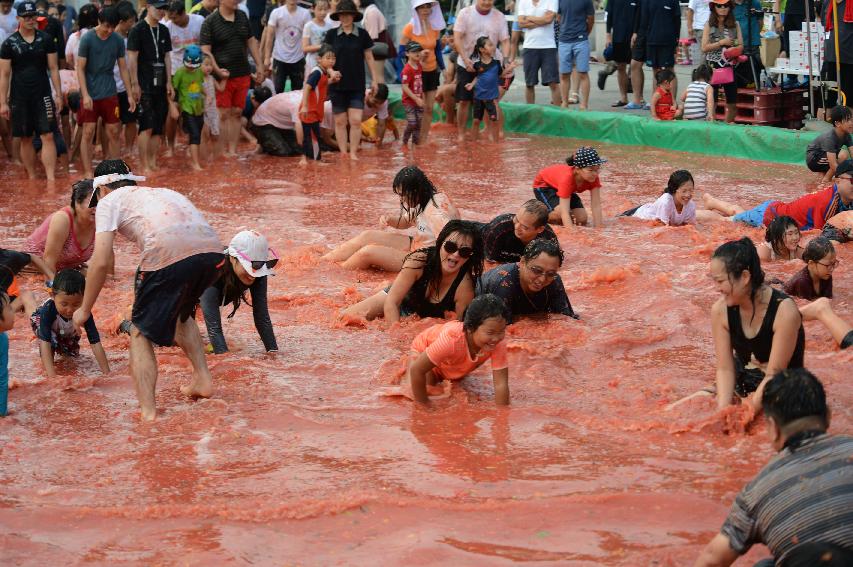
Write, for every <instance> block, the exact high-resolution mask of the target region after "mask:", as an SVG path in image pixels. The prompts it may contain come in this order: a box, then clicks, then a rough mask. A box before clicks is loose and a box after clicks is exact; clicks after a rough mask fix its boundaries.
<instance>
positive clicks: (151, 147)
mask: <svg viewBox="0 0 853 567" xmlns="http://www.w3.org/2000/svg"><path fill="white" fill-rule="evenodd" d="M161 139H162V136H151V139H150V140H148V165H149V166H151V169H152V170H154V171H157V170H158V169H160V166H159V165H158V164H157V158H158V157H159V154H160V140H161Z"/></svg>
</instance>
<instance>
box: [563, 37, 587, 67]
mask: <svg viewBox="0 0 853 567" xmlns="http://www.w3.org/2000/svg"><path fill="white" fill-rule="evenodd" d="M557 49H558V51H559V55H560V73H561V74H563V75H567V74H569V73H571V72H572V69H577V71H578V72H579V73H589V40H588V39H584V40H583V41H573V42H571V43H563V42H562V41H561V42H560V44H559V46H558V48H557Z"/></svg>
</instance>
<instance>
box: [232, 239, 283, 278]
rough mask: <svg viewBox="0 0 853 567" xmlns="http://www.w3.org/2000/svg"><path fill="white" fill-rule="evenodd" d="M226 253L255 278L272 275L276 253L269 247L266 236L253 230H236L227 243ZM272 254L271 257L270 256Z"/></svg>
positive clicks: (275, 262) (276, 257)
mask: <svg viewBox="0 0 853 567" xmlns="http://www.w3.org/2000/svg"><path fill="white" fill-rule="evenodd" d="M227 252H228V255H229V256H233V257H234V258H236V259H237V260H238V261H239V262H240V264H241V265H242V266H243V268H244V269H245V270H246V272H248V273H249V275H250V276H252V277H255V278H262V277H264V276H274V275H275V270H273V267H275V265H276V264H277V263H278V255H276V253H275V251H274V250H273V249H272V248H270V246H269V243H268V242H267V238H266V236H264V235H263V234H261V233H260V232H257V231H255V230H244V231H243V232H238V233H237V234H236V235H235V236H234V238H232V239H231V243H230V244H229V245H228V250H227ZM270 254H272V256H273V257H272V258H270Z"/></svg>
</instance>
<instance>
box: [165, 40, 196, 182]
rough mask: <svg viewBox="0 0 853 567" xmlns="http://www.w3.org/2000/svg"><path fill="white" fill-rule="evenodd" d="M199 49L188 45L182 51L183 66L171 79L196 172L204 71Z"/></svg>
mask: <svg viewBox="0 0 853 567" xmlns="http://www.w3.org/2000/svg"><path fill="white" fill-rule="evenodd" d="M201 57H202V55H201V48H200V47H199V46H198V45H188V46H187V47H186V49H185V50H184V64H183V66H181V68H180V69H178V70H177V71H176V72H175V76H174V77H172V86H173V87H174V89H175V95H176V97H177V99H178V106H179V107H180V110H181V123H182V124H183V128H184V132H186V133H187V135H188V136H189V137H190V156H191V157H192V166H193V169H195V170H196V171H200V170H201V169H202V167H201V164H200V163H199V145H200V144H201V130H202V128H203V127H204V71H202V70H201Z"/></svg>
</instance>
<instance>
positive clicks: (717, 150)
mask: <svg viewBox="0 0 853 567" xmlns="http://www.w3.org/2000/svg"><path fill="white" fill-rule="evenodd" d="M391 104H392V112H393V113H394V116H395V117H397V118H404V117H405V115H404V113H403V105H402V104H401V103H400V94H399V93H391ZM501 108H502V109H503V111H504V115H505V117H506V121H505V126H504V127H505V129H506V130H507V131H508V132H523V133H526V134H539V135H543V136H557V137H560V138H577V139H580V140H595V141H599V142H606V143H610V144H620V145H626V146H633V147H637V146H651V147H654V148H662V149H665V150H676V151H680V152H691V153H698V154H705V155H714V156H725V157H734V158H742V159H749V160H757V161H769V162H773V163H787V164H796V165H803V166H805V158H806V146H808V144H809V142H811V141H812V140H813V139H814V138H815V137H816V136H817V135H818V132H811V131H799V130H786V129H784V128H774V127H772V126H745V125H741V124H719V123H713V122H704V121H693V120H676V121H657V120H653V119H652V118H650V117H649V116H637V115H633V114H620V113H618V112H594V111H588V112H580V111H577V110H568V111H567V110H562V109H559V108H555V107H553V106H544V105H533V104H518V103H511V102H502V103H501ZM442 114H443V113H441V112H440V109H439V108H438V107H436V109H435V112H434V113H433V116H434V118H433V119H434V120H439V119H440V117H441V115H442Z"/></svg>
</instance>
